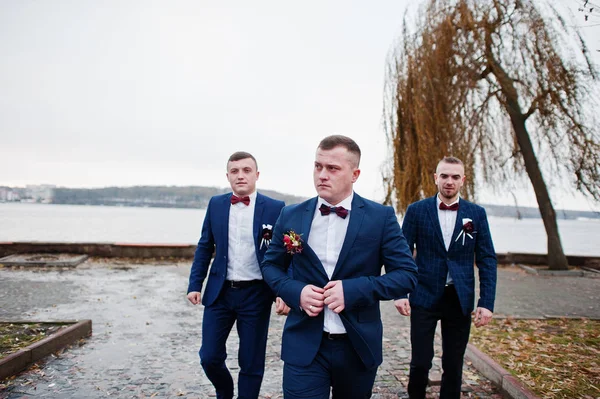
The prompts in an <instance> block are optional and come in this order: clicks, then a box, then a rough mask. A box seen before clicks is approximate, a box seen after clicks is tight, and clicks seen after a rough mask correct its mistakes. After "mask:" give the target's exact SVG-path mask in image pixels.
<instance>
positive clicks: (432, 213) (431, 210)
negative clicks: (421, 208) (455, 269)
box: [427, 195, 446, 249]
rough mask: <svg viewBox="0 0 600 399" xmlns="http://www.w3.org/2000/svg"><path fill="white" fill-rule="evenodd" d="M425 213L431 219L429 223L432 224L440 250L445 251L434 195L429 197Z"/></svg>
mask: <svg viewBox="0 0 600 399" xmlns="http://www.w3.org/2000/svg"><path fill="white" fill-rule="evenodd" d="M427 213H428V214H429V217H430V218H431V223H433V227H434V230H435V233H436V234H435V235H436V236H437V237H438V239H439V240H440V244H441V245H442V248H444V249H446V244H445V243H444V236H443V235H442V226H441V225H440V218H439V216H438V210H437V199H436V196H435V195H434V196H433V197H429V204H427Z"/></svg>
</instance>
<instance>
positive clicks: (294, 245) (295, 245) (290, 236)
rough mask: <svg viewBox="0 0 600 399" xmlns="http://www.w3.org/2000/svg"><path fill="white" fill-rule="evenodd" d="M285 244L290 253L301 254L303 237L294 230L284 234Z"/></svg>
mask: <svg viewBox="0 0 600 399" xmlns="http://www.w3.org/2000/svg"><path fill="white" fill-rule="evenodd" d="M283 245H284V246H285V249H286V250H287V253H288V254H290V255H295V254H299V253H301V252H302V238H301V237H300V234H297V233H296V232H295V231H294V230H290V231H289V232H287V233H285V234H283Z"/></svg>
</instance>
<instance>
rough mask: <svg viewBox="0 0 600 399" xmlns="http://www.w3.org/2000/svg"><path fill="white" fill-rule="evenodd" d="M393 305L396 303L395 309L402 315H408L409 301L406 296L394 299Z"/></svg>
mask: <svg viewBox="0 0 600 399" xmlns="http://www.w3.org/2000/svg"><path fill="white" fill-rule="evenodd" d="M394 305H396V309H397V310H398V312H400V314H401V315H402V316H410V302H408V299H407V298H402V299H396V300H395V301H394Z"/></svg>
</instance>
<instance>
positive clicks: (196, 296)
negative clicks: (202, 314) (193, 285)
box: [187, 291, 200, 305]
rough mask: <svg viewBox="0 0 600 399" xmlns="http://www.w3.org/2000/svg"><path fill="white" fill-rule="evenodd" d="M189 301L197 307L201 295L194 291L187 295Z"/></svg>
mask: <svg viewBox="0 0 600 399" xmlns="http://www.w3.org/2000/svg"><path fill="white" fill-rule="evenodd" d="M187 299H188V300H189V301H190V302H191V303H193V304H194V305H197V304H199V303H200V293H199V292H198V291H192V292H190V293H189V294H187Z"/></svg>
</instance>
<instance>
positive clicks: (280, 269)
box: [261, 194, 417, 368]
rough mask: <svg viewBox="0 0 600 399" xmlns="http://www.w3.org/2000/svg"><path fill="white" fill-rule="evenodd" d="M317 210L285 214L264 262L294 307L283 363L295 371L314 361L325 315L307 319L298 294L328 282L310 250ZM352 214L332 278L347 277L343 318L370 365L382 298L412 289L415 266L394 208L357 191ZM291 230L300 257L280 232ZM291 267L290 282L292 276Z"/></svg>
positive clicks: (378, 353) (306, 205)
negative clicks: (288, 247) (298, 243)
mask: <svg viewBox="0 0 600 399" xmlns="http://www.w3.org/2000/svg"><path fill="white" fill-rule="evenodd" d="M316 206H317V198H312V199H310V200H308V201H306V202H303V203H301V204H297V205H291V206H287V207H285V208H284V209H283V211H282V212H281V215H280V216H279V219H278V220H277V224H276V225H275V230H274V233H273V241H272V242H271V245H270V246H269V249H268V251H267V253H266V254H265V259H264V261H263V263H262V265H261V268H262V273H263V277H264V279H265V281H266V282H267V284H269V286H270V287H271V288H272V289H273V291H274V292H275V294H276V295H277V296H279V297H281V298H282V299H283V300H284V301H285V302H286V303H287V304H288V305H289V306H290V308H291V311H290V313H289V315H288V317H287V320H286V323H285V327H284V330H283V338H282V349H281V358H282V359H283V360H284V361H285V362H289V363H290V364H294V365H298V366H307V365H309V364H310V363H311V362H312V361H313V359H314V358H315V356H316V354H317V351H318V350H319V345H320V343H321V339H322V338H323V323H324V316H323V315H324V312H321V313H320V314H319V315H318V316H316V317H310V316H308V315H307V314H306V313H305V312H303V311H302V310H301V309H300V293H301V291H302V289H303V288H304V287H305V286H306V285H307V284H313V285H315V286H318V287H324V286H325V285H326V284H327V283H328V282H329V278H328V277H327V273H326V272H325V269H324V268H323V265H322V263H321V261H320V260H319V258H318V257H317V255H316V254H315V253H314V251H313V250H312V249H311V248H310V247H309V246H308V237H309V235H310V228H311V225H312V220H313V216H314V212H315V209H316ZM349 217H350V220H349V223H348V230H347V232H346V237H345V240H344V243H343V246H342V249H341V251H340V255H339V258H338V262H337V264H336V266H335V269H334V272H333V275H332V278H331V280H342V284H343V289H344V301H345V309H344V310H343V311H342V312H341V313H340V314H339V315H340V318H341V320H342V323H343V324H344V327H345V328H346V332H347V333H348V338H349V339H350V341H351V342H352V345H353V347H354V349H355V350H356V352H357V353H358V355H359V356H360V358H361V360H362V361H363V363H364V364H365V366H366V367H367V368H372V367H376V366H378V365H379V364H381V362H382V343H381V341H382V336H383V326H382V324H381V314H380V310H379V301H380V300H389V299H393V298H397V297H398V296H400V295H406V294H408V293H409V292H411V291H412V290H413V288H414V286H415V284H416V282H417V268H416V265H415V262H414V260H413V258H412V254H411V252H410V251H409V249H408V245H407V244H406V240H405V239H404V236H403V235H402V230H401V229H400V225H399V224H398V220H397V218H396V215H395V213H394V210H393V209H392V208H391V207H386V206H383V205H380V204H377V203H375V202H372V201H369V200H366V199H363V198H361V197H360V196H358V195H357V194H354V199H353V201H352V210H351V211H350V216H349ZM290 230H293V231H295V232H296V233H297V234H300V235H301V238H302V246H303V251H302V253H299V254H295V255H290V254H288V253H287V252H286V249H285V247H284V245H283V235H284V234H285V233H288V232H289V231H290ZM382 265H385V270H386V273H385V274H384V275H381V269H382ZM290 266H291V267H292V269H293V273H292V274H293V277H292V276H290V275H289V274H288V273H287V270H288V268H289V267H290Z"/></svg>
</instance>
